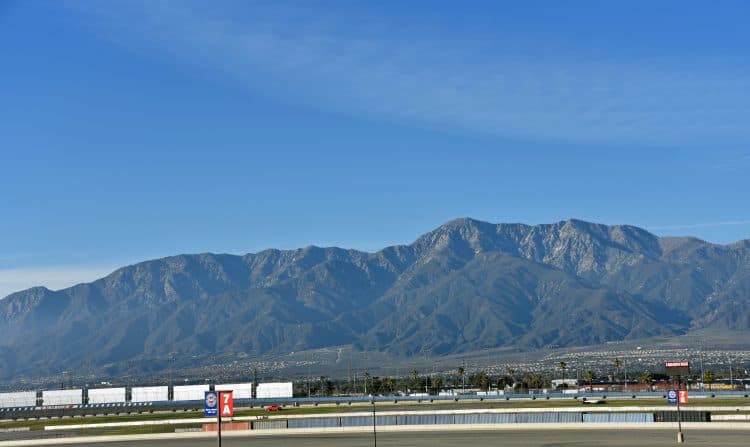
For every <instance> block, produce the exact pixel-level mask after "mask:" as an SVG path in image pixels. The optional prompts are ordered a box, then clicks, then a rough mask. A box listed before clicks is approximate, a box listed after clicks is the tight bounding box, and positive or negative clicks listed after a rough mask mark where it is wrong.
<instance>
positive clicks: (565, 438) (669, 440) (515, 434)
mask: <svg viewBox="0 0 750 447" xmlns="http://www.w3.org/2000/svg"><path fill="white" fill-rule="evenodd" d="M676 436H677V434H676V433H675V431H673V430H663V429H661V430H647V429H646V430H551V429H546V430H534V431H531V430H503V431H492V432H489V431H464V432H447V431H437V432H403V433H396V432H390V433H382V434H380V433H379V434H378V435H377V445H378V447H463V446H468V447H480V446H522V447H542V446H545V447H553V446H561V447H562V446H565V447H577V446H590V447H599V446H636V447H651V446H674V445H676V444H677V443H676ZM78 445H81V446H87V447H93V446H102V447H205V446H215V445H216V439H215V438H212V439H210V440H208V439H206V438H202V439H179V440H174V441H172V440H153V441H137V442H136V441H132V442H102V443H96V442H93V443H85V444H78ZM682 445H685V446H690V445H704V446H747V445H750V430H691V431H686V432H685V443H684V444H682ZM222 446H223V447H240V446H243V447H292V446H294V447H328V446H333V447H336V446H340V447H373V446H374V443H373V437H372V434H371V433H370V434H365V433H356V434H355V433H351V434H335V435H311V434H306V435H292V436H289V435H275V436H242V437H236V436H233V437H224V438H223V439H222Z"/></svg>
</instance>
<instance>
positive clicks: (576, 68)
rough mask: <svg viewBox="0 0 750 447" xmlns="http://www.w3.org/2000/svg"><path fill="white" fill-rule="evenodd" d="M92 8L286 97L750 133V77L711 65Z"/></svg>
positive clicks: (600, 138)
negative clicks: (531, 52) (527, 52)
mask: <svg viewBox="0 0 750 447" xmlns="http://www.w3.org/2000/svg"><path fill="white" fill-rule="evenodd" d="M84 5H85V6H84V7H83V9H84V10H85V11H86V12H87V13H88V15H87V17H88V18H87V19H86V20H87V22H89V23H91V24H93V25H92V26H94V27H96V29H97V30H98V32H101V33H103V35H105V36H107V38H109V39H113V40H115V41H117V42H118V43H120V44H123V45H127V46H130V47H148V48H157V49H158V50H160V51H162V54H163V55H166V56H168V57H170V58H175V59H177V60H181V61H182V62H184V63H185V62H186V63H191V64H196V65H199V66H203V67H209V68H212V69H216V70H220V71H222V72H224V73H227V74H229V75H231V76H233V77H235V78H237V79H239V81H240V82H242V83H244V84H245V85H246V86H247V87H248V88H251V89H254V90H256V91H261V92H263V93H264V94H268V95H272V96H278V97H280V98H282V99H283V100H286V101H296V102H304V103H307V104H311V105H313V106H317V107H324V108H333V109H335V110H339V111H344V112H354V113H361V114H373V115H377V116H379V117H381V118H384V119H393V120H398V121H401V122H403V121H405V120H406V121H410V120H411V121H414V122H419V123H422V124H424V125H428V126H436V127H444V126H449V127H453V128H458V129H466V130H471V131H479V132H485V133H492V134H498V135H503V136H510V137H522V138H526V137H531V138H543V139H556V140H571V141H587V142H612V141H617V142H626V143H627V142H642V143H668V144H674V143H682V144H692V143H705V142H713V143H717V142H718V143H721V142H737V141H744V142H746V141H750V126H747V125H746V122H745V118H744V117H746V116H748V114H749V113H750V76H748V73H744V72H738V73H728V72H720V71H716V72H713V71H711V67H710V64H705V66H703V67H701V68H695V67H694V68H692V69H679V68H676V67H660V66H659V65H658V64H657V63H654V61H647V60H644V61H641V63H630V64H626V63H623V62H620V61H615V60H593V59H588V60H587V59H581V58H577V57H574V55H572V54H561V55H559V57H546V58H532V57H528V56H524V55H523V54H521V53H519V52H518V51H513V48H512V46H511V45H510V44H507V43H503V42H501V41H500V40H499V39H498V40H497V41H496V42H493V41H490V42H488V41H486V40H483V38H484V37H486V36H479V35H477V36H461V38H460V39H448V38H443V39H439V40H438V41H435V40H434V39H432V38H423V37H422V36H421V35H420V33H418V32H411V33H410V32H409V31H404V30H401V29H398V28H397V26H396V25H393V24H390V23H387V22H384V21H382V20H381V21H377V20H373V21H369V22H367V23H366V24H365V25H363V28H364V29H365V30H364V31H363V30H356V31H352V29H351V25H350V23H349V21H348V20H346V19H339V18H337V17H335V16H331V15H325V14H323V13H322V12H321V11H317V10H314V9H313V8H312V7H310V8H308V9H305V7H304V4H303V5H298V6H297V7H296V8H297V9H293V8H290V7H289V6H285V7H284V9H281V8H280V7H276V6H273V4H268V3H260V4H258V3H253V4H252V6H251V7H250V8H249V10H247V9H248V8H245V9H246V11H245V13H244V14H234V13H233V12H232V11H224V10H222V9H221V8H207V7H205V6H204V7H202V8H199V7H195V6H194V5H187V4H185V3H183V2H153V1H148V2H142V3H138V2H127V3H124V4H123V3H113V2H104V3H101V2H100V3H95V4H93V5H92V4H91V3H90V2H85V3H84ZM92 8H93V9H92ZM495 37H496V36H495ZM540 44H543V42H542V43H540Z"/></svg>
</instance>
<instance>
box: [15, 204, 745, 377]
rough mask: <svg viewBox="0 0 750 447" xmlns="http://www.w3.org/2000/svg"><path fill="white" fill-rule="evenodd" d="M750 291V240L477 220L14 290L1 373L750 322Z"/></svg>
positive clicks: (561, 342)
mask: <svg viewBox="0 0 750 447" xmlns="http://www.w3.org/2000/svg"><path fill="white" fill-rule="evenodd" d="M749 294H750V241H748V240H745V241H740V242H736V243H734V244H730V245H717V244H712V243H708V242H705V241H702V240H698V239H695V238H689V237H679V238H677V237H657V236H655V235H653V234H651V233H649V232H647V231H645V230H643V229H640V228H637V227H634V226H627V225H621V226H620V225H618V226H606V225H600V224H595V223H589V222H583V221H579V220H568V221H564V222H558V223H553V224H548V225H535V226H530V225H523V224H491V223H486V222H481V221H477V220H472V219H468V218H465V219H457V220H454V221H451V222H448V223H446V224H444V225H442V226H440V227H439V228H437V229H436V230H434V231H431V232H429V233H427V234H424V235H422V236H421V237H419V238H418V239H417V240H416V241H415V242H413V243H412V244H410V245H402V246H392V247H387V248H384V249H382V250H380V251H378V252H375V253H366V252H362V251H356V250H347V249H342V248H335V247H330V248H320V247H314V246H310V247H306V248H302V249H298V250H288V251H280V250H265V251H262V252H259V253H255V254H247V255H244V256H235V255H226V254H208V253H207V254H197V255H179V256H173V257H168V258H163V259H157V260H152V261H147V262H142V263H138V264H135V265H131V266H127V267H123V268H120V269H118V270H116V271H115V272H113V273H112V274H110V275H108V276H106V277H104V278H101V279H99V280H97V281H94V282H92V283H88V284H79V285H77V286H74V287H71V288H68V289H64V290H59V291H51V290H48V289H46V288H42V287H37V288H32V289H29V290H25V291H21V292H18V293H14V294H12V295H10V296H8V297H6V298H4V299H2V300H0V333H2V334H3V337H2V338H1V339H0V356H1V357H2V358H3V362H2V363H1V364H0V377H1V378H3V379H19V378H28V377H33V376H35V375H46V374H55V373H58V372H59V371H62V370H90V371H100V372H102V373H103V374H117V373H118V372H124V371H128V372H141V373H156V372H160V371H162V372H163V371H164V370H165V369H167V368H171V367H173V366H174V364H170V363H169V362H166V363H165V362H148V361H145V360H148V359H155V358H158V359H167V358H169V359H173V362H174V361H175V360H174V359H179V360H178V361H179V365H180V367H197V366H200V365H202V364H205V363H206V362H208V361H209V359H215V358H216V356H217V355H222V354H224V355H225V356H226V358H227V359H230V360H231V358H233V357H236V356H237V355H242V356H252V357H253V358H255V359H262V358H264V357H267V356H272V355H279V354H285V353H290V352H298V351H306V350H312V349H321V348H335V347H342V346H344V347H351V349H353V350H354V351H368V352H381V353H386V354H389V355H394V356H402V357H405V358H409V357H416V356H420V355H423V354H424V352H425V351H426V350H427V351H429V352H430V355H431V356H435V357H439V356H444V355H451V354H457V353H470V352H476V351H479V352H481V351H482V350H486V349H494V348H499V347H513V348H517V349H529V350H535V349H540V348H550V347H575V346H583V345H598V344H604V343H607V342H613V341H622V340H635V339H641V338H645V337H654V336H660V337H674V336H680V335H683V334H690V333H694V332H695V331H700V330H712V329H720V330H723V331H727V330H729V331H744V330H748V329H750V306H749V301H748V298H747V297H748V295H749ZM738 333H740V332H738ZM149 363H150V364H151V366H150V367H148V366H145V365H148V364H149ZM149 368H151V369H149Z"/></svg>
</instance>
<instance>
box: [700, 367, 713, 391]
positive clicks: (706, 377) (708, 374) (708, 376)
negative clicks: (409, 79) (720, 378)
mask: <svg viewBox="0 0 750 447" xmlns="http://www.w3.org/2000/svg"><path fill="white" fill-rule="evenodd" d="M703 381H704V382H706V383H707V384H708V391H711V384H712V383H713V381H714V372H713V371H711V370H708V371H706V372H705V373H704V374H703Z"/></svg>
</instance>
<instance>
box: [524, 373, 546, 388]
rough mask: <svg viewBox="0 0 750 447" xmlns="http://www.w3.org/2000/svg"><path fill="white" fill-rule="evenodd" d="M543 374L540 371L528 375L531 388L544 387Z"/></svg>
mask: <svg viewBox="0 0 750 447" xmlns="http://www.w3.org/2000/svg"><path fill="white" fill-rule="evenodd" d="M542 382H543V380H542V376H541V375H540V374H538V373H534V374H532V375H531V376H529V377H528V379H527V383H528V385H529V388H531V389H535V390H538V389H539V388H541V387H542Z"/></svg>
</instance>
